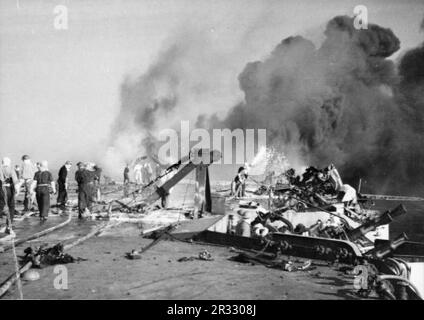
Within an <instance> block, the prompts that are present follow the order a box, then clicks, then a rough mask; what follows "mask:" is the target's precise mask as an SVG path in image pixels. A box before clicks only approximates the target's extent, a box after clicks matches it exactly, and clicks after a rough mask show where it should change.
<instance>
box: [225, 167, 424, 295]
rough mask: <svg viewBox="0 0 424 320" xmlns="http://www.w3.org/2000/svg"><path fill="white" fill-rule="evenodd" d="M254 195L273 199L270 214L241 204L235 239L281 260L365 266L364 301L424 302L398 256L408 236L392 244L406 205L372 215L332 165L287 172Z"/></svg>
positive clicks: (402, 260)
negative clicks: (252, 241)
mask: <svg viewBox="0 0 424 320" xmlns="http://www.w3.org/2000/svg"><path fill="white" fill-rule="evenodd" d="M269 180H270V179H269V177H267V181H269ZM271 180H272V179H271ZM255 193H256V194H268V195H269V199H268V207H269V209H268V210H266V209H265V208H264V207H262V206H261V205H260V204H259V203H255V202H253V201H251V202H243V201H242V202H240V209H239V211H238V216H239V217H240V218H239V221H238V222H237V221H236V222H234V221H231V223H232V224H234V225H235V228H234V234H236V235H241V236H247V237H253V238H259V239H262V241H264V242H265V243H266V244H267V250H268V251H271V252H274V253H275V254H277V255H279V254H283V255H287V256H303V257H307V258H313V259H318V260H327V261H331V262H332V263H347V264H350V265H353V266H355V265H356V266H361V268H360V269H359V270H360V271H359V274H361V273H362V277H363V278H364V279H363V283H364V284H365V285H364V286H362V287H360V289H359V291H358V294H360V295H361V296H363V297H368V296H370V295H373V294H374V295H377V296H379V297H381V298H385V299H421V296H420V293H419V290H417V288H416V287H415V286H414V284H413V283H412V282H411V281H410V274H411V268H410V267H409V266H408V263H407V262H406V260H404V259H403V258H402V259H401V258H399V257H398V256H396V255H395V254H394V253H395V252H396V249H397V248H399V247H400V246H402V245H403V244H405V243H407V240H408V238H407V236H406V234H401V235H399V236H398V237H397V238H396V239H394V240H392V241H389V240H388V224H389V223H390V222H392V221H393V219H394V218H396V217H399V216H401V215H403V214H405V213H406V209H405V207H404V206H403V205H398V206H397V207H395V208H394V209H392V210H388V211H385V212H380V211H377V210H370V209H369V203H366V201H367V200H368V199H365V198H364V197H362V196H361V195H360V194H358V193H357V192H356V190H355V189H354V188H353V187H351V186H350V185H347V184H343V182H342V179H341V177H340V175H339V173H338V171H337V169H336V168H335V167H334V165H330V166H328V167H326V168H324V169H317V168H314V167H309V168H307V169H306V171H305V172H304V173H303V174H302V175H301V176H299V175H296V174H295V171H294V170H293V169H289V170H287V171H286V172H285V173H284V174H283V175H282V176H279V177H277V181H276V183H275V184H269V185H262V186H261V187H260V188H259V189H258V190H257V191H256V192H255ZM249 209H250V210H249ZM252 209H254V210H252ZM232 219H234V218H232ZM380 228H381V230H383V229H384V230H385V232H386V235H385V236H383V238H386V241H385V242H379V240H377V239H378V238H379V236H381V234H379V233H378V232H376V230H379V229H380ZM384 230H383V231H384ZM420 246H421V247H423V248H424V246H423V245H422V244H420ZM420 251H422V250H420ZM416 256H417V257H418V256H422V252H421V253H418V252H417V253H416ZM421 258H422V257H421ZM354 270H355V272H357V269H354Z"/></svg>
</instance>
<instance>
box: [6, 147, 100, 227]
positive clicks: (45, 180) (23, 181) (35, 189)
mask: <svg viewBox="0 0 424 320" xmlns="http://www.w3.org/2000/svg"><path fill="white" fill-rule="evenodd" d="M71 167H72V163H71V162H70V161H66V162H65V164H64V165H63V166H62V167H61V168H60V170H59V173H58V179H57V191H58V192H57V207H58V208H59V210H60V211H63V210H66V203H67V201H68V179H69V171H70V169H71ZM77 167H78V169H77V171H76V173H75V180H76V181H77V183H78V190H77V192H78V213H79V215H78V216H79V218H82V217H83V214H84V213H86V212H87V211H91V209H92V204H93V202H94V201H95V199H96V198H97V200H99V198H100V177H101V168H99V167H98V166H96V165H95V164H94V163H85V164H83V163H81V162H79V163H78V164H77ZM21 188H22V189H23V191H24V201H23V202H24V203H23V204H24V210H23V214H25V213H28V212H29V211H31V210H34V207H33V206H34V204H35V202H36V204H37V206H38V211H39V215H40V220H42V221H44V220H46V219H47V216H48V214H49V211H50V207H51V206H50V196H51V194H52V193H53V194H56V182H55V181H54V178H53V175H52V173H51V172H50V171H49V169H48V162H47V161H45V160H44V161H41V162H38V163H37V164H36V165H34V164H33V162H32V161H31V159H30V157H29V156H28V155H24V156H23V157H22V164H21V166H18V165H16V166H14V167H13V166H12V162H11V160H10V158H7V157H5V158H3V159H2V161H1V165H0V215H6V218H7V219H6V221H7V222H6V231H8V230H9V226H10V225H11V224H12V223H13V220H14V217H15V214H16V210H15V199H16V196H18V195H19V193H20V191H21ZM6 206H7V209H8V210H7V211H5V207H6Z"/></svg>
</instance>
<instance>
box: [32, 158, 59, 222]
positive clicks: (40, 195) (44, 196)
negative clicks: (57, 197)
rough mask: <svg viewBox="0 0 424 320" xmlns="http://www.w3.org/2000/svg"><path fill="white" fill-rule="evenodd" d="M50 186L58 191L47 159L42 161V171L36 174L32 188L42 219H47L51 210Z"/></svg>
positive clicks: (54, 191)
mask: <svg viewBox="0 0 424 320" xmlns="http://www.w3.org/2000/svg"><path fill="white" fill-rule="evenodd" d="M50 188H51V190H52V191H53V193H56V185H55V183H54V180H53V175H52V174H51V172H50V171H49V169H48V162H47V161H46V160H44V161H42V162H41V163H40V171H37V172H36V173H35V175H34V181H33V183H32V187H31V190H32V192H35V195H36V199H37V205H38V210H39V211H40V220H41V221H44V220H46V219H47V216H48V215H49V211H50Z"/></svg>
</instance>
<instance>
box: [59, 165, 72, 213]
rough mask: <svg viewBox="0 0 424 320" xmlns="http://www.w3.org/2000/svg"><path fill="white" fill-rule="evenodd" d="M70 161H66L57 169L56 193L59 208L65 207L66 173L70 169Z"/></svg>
mask: <svg viewBox="0 0 424 320" xmlns="http://www.w3.org/2000/svg"><path fill="white" fill-rule="evenodd" d="M71 167H72V163H71V161H66V162H65V164H64V165H63V166H62V167H61V168H60V170H59V177H58V179H57V185H58V195H57V205H58V206H59V209H60V210H65V209H66V202H67V201H68V173H69V170H71Z"/></svg>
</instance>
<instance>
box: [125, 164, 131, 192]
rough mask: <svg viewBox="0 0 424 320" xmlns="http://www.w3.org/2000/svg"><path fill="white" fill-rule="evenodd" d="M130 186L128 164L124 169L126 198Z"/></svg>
mask: <svg viewBox="0 0 424 320" xmlns="http://www.w3.org/2000/svg"><path fill="white" fill-rule="evenodd" d="M129 184H130V168H129V165H128V164H127V165H126V166H125V169H124V197H128V194H129Z"/></svg>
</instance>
